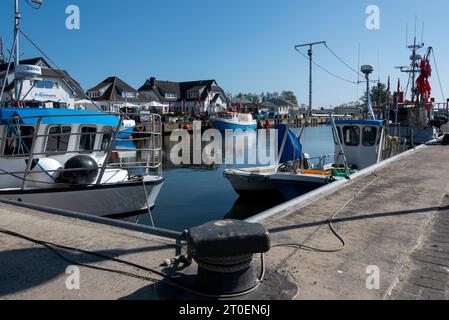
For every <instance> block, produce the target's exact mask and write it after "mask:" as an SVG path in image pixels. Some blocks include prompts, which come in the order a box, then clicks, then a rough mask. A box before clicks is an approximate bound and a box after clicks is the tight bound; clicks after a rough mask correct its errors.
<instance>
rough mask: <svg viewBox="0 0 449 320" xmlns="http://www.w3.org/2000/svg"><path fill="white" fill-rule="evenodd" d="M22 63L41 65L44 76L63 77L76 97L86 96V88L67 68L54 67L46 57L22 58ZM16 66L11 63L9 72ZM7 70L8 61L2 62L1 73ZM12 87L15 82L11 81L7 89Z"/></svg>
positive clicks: (0, 65)
mask: <svg viewBox="0 0 449 320" xmlns="http://www.w3.org/2000/svg"><path fill="white" fill-rule="evenodd" d="M20 63H21V64H28V65H34V66H39V67H41V68H42V75H43V76H46V77H54V78H59V79H62V80H63V81H64V82H65V83H66V85H67V86H68V87H69V88H70V89H71V90H72V91H73V92H74V93H75V97H76V98H83V97H84V96H85V94H84V90H83V88H82V87H81V85H80V84H79V82H78V81H76V80H75V79H74V78H72V76H71V75H70V74H69V73H68V72H67V71H66V70H57V69H54V68H52V67H51V66H50V64H48V62H47V61H46V60H45V59H44V58H42V57H37V58H32V59H27V60H21V61H20ZM14 67H15V66H14V64H11V67H10V69H9V73H13V72H14V69H15V68H14ZM6 70H8V63H3V64H0V73H4V72H6ZM12 88H14V84H12V83H11V84H10V85H9V86H8V87H7V88H6V90H11V89H12Z"/></svg>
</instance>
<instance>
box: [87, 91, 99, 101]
mask: <svg viewBox="0 0 449 320" xmlns="http://www.w3.org/2000/svg"><path fill="white" fill-rule="evenodd" d="M89 97H90V98H91V99H95V98H100V92H99V91H91V92H89Z"/></svg>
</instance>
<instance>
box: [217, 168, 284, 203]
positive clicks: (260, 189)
mask: <svg viewBox="0 0 449 320" xmlns="http://www.w3.org/2000/svg"><path fill="white" fill-rule="evenodd" d="M263 171H267V172H268V171H270V172H274V171H275V170H274V167H266V168H265V167H264V168H255V169H246V171H245V170H226V171H225V172H224V176H225V178H227V179H228V180H229V182H230V183H231V185H232V187H233V188H234V190H235V192H236V193H238V194H239V195H240V196H242V197H254V196H260V195H261V194H265V195H273V196H274V195H279V192H278V189H277V187H276V185H275V184H274V183H272V182H271V181H270V179H269V178H270V174H268V173H263Z"/></svg>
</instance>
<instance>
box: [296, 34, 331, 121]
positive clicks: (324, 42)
mask: <svg viewBox="0 0 449 320" xmlns="http://www.w3.org/2000/svg"><path fill="white" fill-rule="evenodd" d="M319 44H324V45H326V41H319V42H312V43H305V44H298V45H296V46H295V50H296V51H298V52H300V51H299V48H303V47H309V50H308V51H307V55H308V56H309V110H308V116H309V117H310V116H311V115H312V102H313V101H312V98H313V90H312V84H313V75H312V73H313V46H316V45H319Z"/></svg>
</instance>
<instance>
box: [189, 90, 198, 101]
mask: <svg viewBox="0 0 449 320" xmlns="http://www.w3.org/2000/svg"><path fill="white" fill-rule="evenodd" d="M198 97H199V94H198V92H196V91H190V92H188V93H187V98H188V99H197V98H198Z"/></svg>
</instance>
